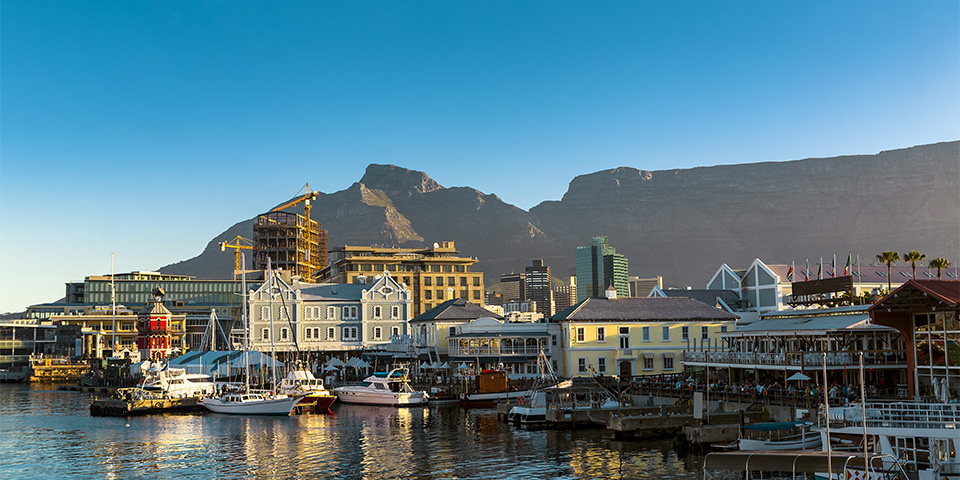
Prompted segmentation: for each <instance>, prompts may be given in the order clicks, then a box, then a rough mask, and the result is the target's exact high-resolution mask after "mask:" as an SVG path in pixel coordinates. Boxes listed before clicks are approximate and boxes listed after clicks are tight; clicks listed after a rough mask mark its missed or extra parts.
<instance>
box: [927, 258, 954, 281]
mask: <svg viewBox="0 0 960 480" xmlns="http://www.w3.org/2000/svg"><path fill="white" fill-rule="evenodd" d="M930 268H936V269H937V279H938V280H939V279H940V270H943V269H944V268H950V260H947V259H946V258H943V257H937V258H934V259H933V260H930Z"/></svg>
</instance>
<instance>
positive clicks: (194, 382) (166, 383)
mask: <svg viewBox="0 0 960 480" xmlns="http://www.w3.org/2000/svg"><path fill="white" fill-rule="evenodd" d="M140 388H141V389H143V390H145V391H146V392H149V393H151V394H154V395H156V396H165V397H167V398H189V397H199V396H202V395H212V394H213V393H214V392H216V390H217V387H216V384H215V383H214V381H213V378H212V377H210V375H205V374H200V373H187V371H186V370H184V369H182V368H169V367H167V368H160V367H159V366H156V365H155V366H153V367H152V368H150V369H148V370H146V371H145V375H144V377H143V380H141V382H140Z"/></svg>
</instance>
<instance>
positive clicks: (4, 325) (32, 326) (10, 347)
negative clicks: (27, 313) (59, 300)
mask: <svg viewBox="0 0 960 480" xmlns="http://www.w3.org/2000/svg"><path fill="white" fill-rule="evenodd" d="M79 338H80V328H79V327H76V326H73V325H54V324H53V322H50V321H38V320H32V319H9V320H0V368H11V367H22V366H26V365H27V364H29V363H30V357H31V356H33V355H46V356H48V357H49V356H53V355H63V356H67V357H79V356H80V352H79V346H78V345H77V344H79V343H80V342H79V341H78V340H79Z"/></svg>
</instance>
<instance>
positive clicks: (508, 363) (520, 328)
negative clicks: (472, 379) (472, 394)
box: [447, 317, 560, 378]
mask: <svg viewBox="0 0 960 480" xmlns="http://www.w3.org/2000/svg"><path fill="white" fill-rule="evenodd" d="M559 336H560V326H559V325H557V324H555V323H545V322H534V323H531V322H511V321H503V320H498V319H495V318H491V317H481V318H478V319H475V320H471V321H469V322H466V323H463V324H461V325H460V326H459V327H458V328H457V330H456V333H455V334H453V335H449V336H448V337H447V355H448V361H449V363H450V365H451V367H453V368H457V367H459V365H461V364H466V365H468V366H469V367H470V370H469V371H470V372H474V373H475V372H479V371H482V370H486V369H494V370H505V371H506V372H507V374H508V376H510V377H511V378H536V377H539V376H540V374H541V372H540V366H539V365H538V363H537V358H538V355H539V354H540V352H543V354H544V356H545V357H546V361H547V362H548V363H549V364H550V365H551V366H552V368H553V369H554V370H555V371H559V368H560V365H559V363H558V360H559V358H560V357H559V356H555V355H554V354H555V353H558V352H559V347H558V345H557V338H558V337H559Z"/></svg>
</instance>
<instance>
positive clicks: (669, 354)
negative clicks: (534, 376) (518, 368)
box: [553, 290, 737, 377]
mask: <svg viewBox="0 0 960 480" xmlns="http://www.w3.org/2000/svg"><path fill="white" fill-rule="evenodd" d="M736 320H737V317H736V315H733V314H731V313H729V312H726V311H724V310H720V309H718V308H715V307H713V306H710V305H707V304H705V303H702V302H698V301H696V300H693V299H690V298H683V297H680V298H658V297H648V298H619V299H618V298H617V296H616V293H615V292H613V291H611V290H608V291H607V298H588V299H586V300H583V301H581V302H580V303H578V304H577V305H575V306H574V307H572V308H570V309H568V310H565V311H563V312H561V313H560V314H558V315H556V316H554V317H553V321H554V322H556V323H559V324H560V331H561V332H562V333H561V344H562V347H563V348H562V350H563V351H562V354H561V355H562V357H563V361H562V362H560V364H561V365H562V370H561V375H562V376H564V377H580V376H591V375H620V376H622V377H630V376H634V375H659V374H673V373H682V372H683V366H682V365H680V358H681V352H683V351H684V350H686V349H687V348H693V347H694V345H698V346H699V345H702V344H704V343H707V344H711V345H712V344H714V343H717V344H719V334H720V332H726V331H728V330H733V329H734V327H735V325H736Z"/></svg>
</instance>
